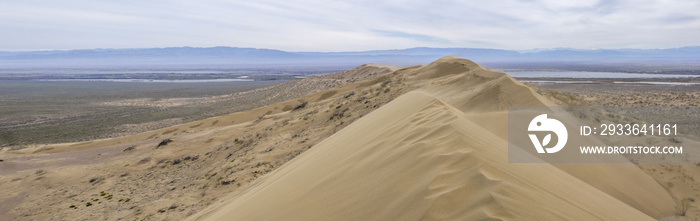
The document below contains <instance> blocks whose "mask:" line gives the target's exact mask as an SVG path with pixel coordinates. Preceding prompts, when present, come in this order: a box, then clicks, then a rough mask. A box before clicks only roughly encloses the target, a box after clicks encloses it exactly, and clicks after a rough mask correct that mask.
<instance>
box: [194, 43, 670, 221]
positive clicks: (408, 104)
mask: <svg viewBox="0 0 700 221" xmlns="http://www.w3.org/2000/svg"><path fill="white" fill-rule="evenodd" d="M395 73H398V74H396V76H399V75H400V76H404V78H401V77H399V79H402V80H403V81H405V82H411V83H408V84H412V85H418V86H417V87H416V89H415V90H413V91H412V92H408V93H406V94H404V95H402V96H400V97H398V98H397V99H395V100H393V101H391V102H390V103H388V104H387V105H384V106H383V107H381V108H379V109H378V110H376V111H374V112H372V113H370V114H369V115H367V116H365V117H363V118H361V119H359V120H357V121H356V122H354V123H353V124H351V125H349V126H348V127H346V128H344V129H343V130H341V131H339V132H337V133H335V134H333V135H332V136H331V137H329V138H327V139H326V140H324V141H322V142H321V143H319V144H317V145H315V146H314V147H313V148H312V149H311V150H309V151H307V152H305V153H304V154H302V155H300V156H299V157H297V158H295V159H293V160H292V161H290V162H289V163H287V164H286V165H284V166H282V167H281V168H279V169H278V170H275V171H273V172H271V173H270V174H268V175H266V176H264V177H262V178H261V179H259V180H257V181H255V182H254V183H252V184H251V185H250V186H248V187H247V188H244V189H243V190H240V191H237V192H235V193H232V194H231V195H230V196H228V197H226V198H225V199H224V200H222V201H220V202H219V203H216V204H214V205H212V206H210V207H209V208H208V209H206V210H205V211H203V212H201V213H199V214H197V215H195V216H194V217H191V218H190V219H191V220H227V219H239V220H419V219H420V220H444V219H448V220H475V219H500V220H554V219H556V220H559V219H570V218H575V219H582V220H594V219H602V220H622V219H624V220H653V219H654V218H658V217H662V216H664V215H668V214H671V213H673V209H674V208H673V206H674V201H673V199H672V197H671V196H670V195H669V194H668V192H667V191H666V190H665V189H664V188H663V187H661V186H660V185H659V184H658V183H657V182H656V181H655V180H654V179H652V178H651V177H650V176H648V175H647V174H645V173H644V172H643V171H641V170H640V169H639V168H637V167H635V166H634V165H631V164H630V165H620V164H614V165H611V164H596V165H552V164H509V163H508V162H507V140H506V138H507V135H505V134H504V133H505V132H506V128H504V127H507V114H506V112H505V110H506V109H507V107H508V106H510V105H519V106H542V105H553V102H551V101H549V100H547V99H546V98H544V97H542V96H540V95H539V94H537V93H535V92H534V91H533V90H532V89H530V88H529V87H526V86H524V85H522V84H521V83H519V82H517V81H516V80H514V79H512V78H511V77H509V76H507V75H505V74H503V73H497V72H492V71H489V70H487V69H485V68H482V67H480V66H479V65H477V64H475V63H473V62H471V61H468V60H464V59H457V58H451V57H446V58H442V59H440V60H438V61H435V62H433V63H431V64H429V65H426V66H423V67H413V68H409V69H406V70H398V71H396V72H395ZM641 190H643V193H644V194H640V193H641V192H640V191H641Z"/></svg>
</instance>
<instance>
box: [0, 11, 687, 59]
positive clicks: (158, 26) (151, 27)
mask: <svg viewBox="0 0 700 221" xmlns="http://www.w3.org/2000/svg"><path fill="white" fill-rule="evenodd" d="M569 2H571V3H564V1H560V0H474V1H457V0H455V1H449V0H446V1H337V2H336V1H314V0H279V1H265V0H263V1H258V0H248V1H225V0H197V1H172V0H167V1H166V0H118V1H114V0H59V1H57V0H22V1H12V0H0V50H3V51H24V50H46V49H88V48H150V47H181V46H192V47H212V46H232V47H253V48H271V49H281V50H286V51H360V50H372V49H402V48H410V47H476V48H500V49H515V50H526V49H534V48H558V47H568V48H580V49H590V48H674V47H682V46H698V45H700V1H698V0H605V1H595V0H575V1H569Z"/></svg>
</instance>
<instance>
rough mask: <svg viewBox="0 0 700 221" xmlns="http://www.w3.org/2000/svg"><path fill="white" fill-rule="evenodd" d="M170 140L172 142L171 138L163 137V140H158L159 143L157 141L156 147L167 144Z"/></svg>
mask: <svg viewBox="0 0 700 221" xmlns="http://www.w3.org/2000/svg"><path fill="white" fill-rule="evenodd" d="M171 142H173V140H171V139H170V138H167V139H164V140H162V141H160V143H158V145H156V149H157V148H158V147H161V146H165V145H168V144H169V143H171Z"/></svg>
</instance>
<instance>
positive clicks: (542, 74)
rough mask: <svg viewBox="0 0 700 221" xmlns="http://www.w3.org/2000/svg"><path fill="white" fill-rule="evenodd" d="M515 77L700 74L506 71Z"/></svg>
mask: <svg viewBox="0 0 700 221" xmlns="http://www.w3.org/2000/svg"><path fill="white" fill-rule="evenodd" d="M505 73H507V74H508V75H510V76H512V77H514V78H692V77H700V76H698V75H681V74H644V73H621V72H588V71H505Z"/></svg>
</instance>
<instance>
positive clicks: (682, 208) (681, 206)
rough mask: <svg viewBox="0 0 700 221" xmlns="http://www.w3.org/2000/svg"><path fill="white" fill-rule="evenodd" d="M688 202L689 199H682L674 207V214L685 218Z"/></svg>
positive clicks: (688, 206)
mask: <svg viewBox="0 0 700 221" xmlns="http://www.w3.org/2000/svg"><path fill="white" fill-rule="evenodd" d="M690 202H691V201H690V199H689V198H683V199H682V200H681V201H680V202H679V203H678V205H676V214H677V215H679V216H685V214H686V213H687V212H688V209H689V208H690Z"/></svg>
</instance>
